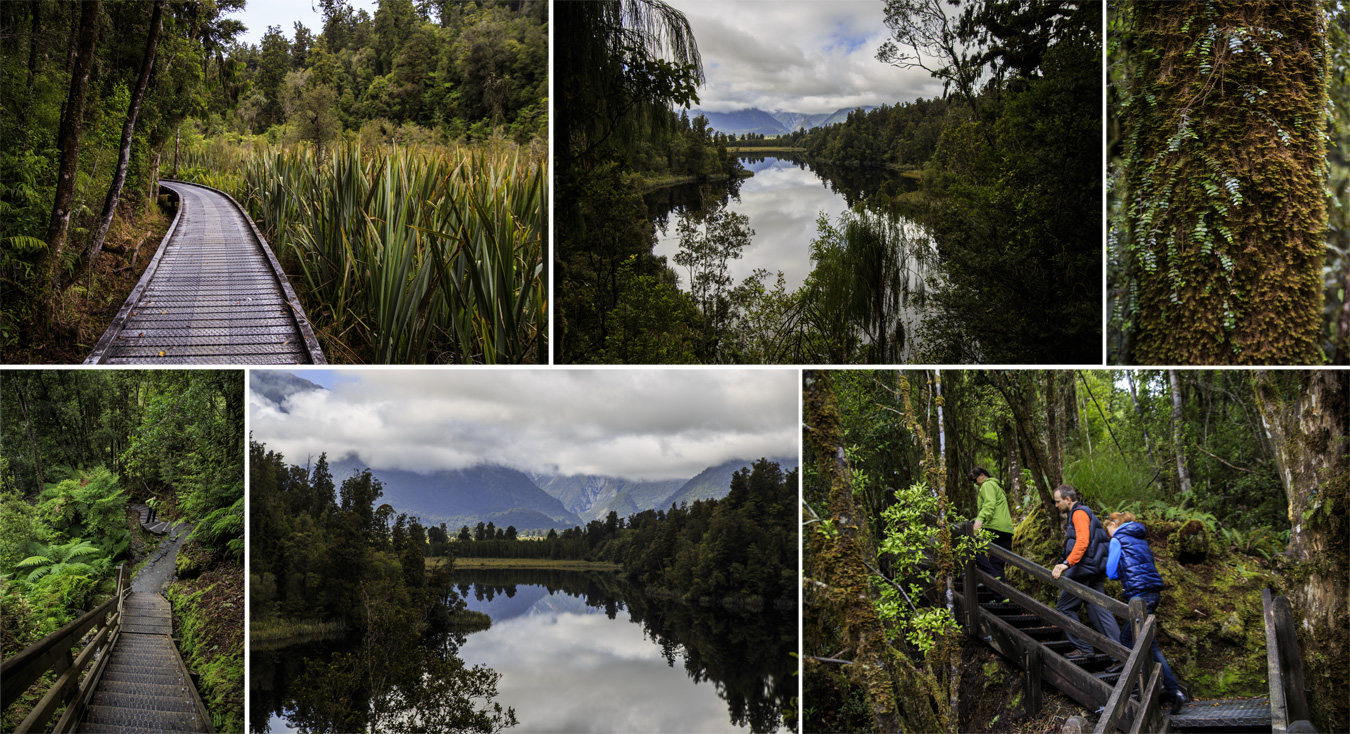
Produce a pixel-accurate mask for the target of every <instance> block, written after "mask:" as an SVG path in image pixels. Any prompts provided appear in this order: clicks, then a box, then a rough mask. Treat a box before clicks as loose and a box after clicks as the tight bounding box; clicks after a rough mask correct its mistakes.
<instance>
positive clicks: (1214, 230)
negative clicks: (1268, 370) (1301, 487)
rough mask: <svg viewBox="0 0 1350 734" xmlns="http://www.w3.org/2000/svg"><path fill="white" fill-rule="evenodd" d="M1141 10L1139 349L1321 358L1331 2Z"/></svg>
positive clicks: (1209, 1) (1133, 178) (1132, 32)
mask: <svg viewBox="0 0 1350 734" xmlns="http://www.w3.org/2000/svg"><path fill="white" fill-rule="evenodd" d="M1129 17H1130V25H1129V30H1128V32H1127V33H1128V36H1129V38H1130V47H1131V49H1132V51H1131V58H1132V59H1133V60H1135V61H1136V62H1137V65H1136V67H1135V68H1134V70H1133V74H1132V75H1131V80H1130V82H1129V84H1128V85H1127V86H1126V87H1125V88H1124V89H1123V90H1121V91H1122V94H1121V100H1122V111H1121V119H1122V123H1123V125H1124V131H1125V158H1126V162H1125V167H1126V188H1127V191H1126V194H1125V209H1126V211H1125V222H1126V224H1125V231H1124V233H1123V238H1122V240H1121V241H1122V243H1123V246H1124V247H1125V248H1126V249H1127V251H1128V252H1127V259H1128V260H1129V261H1130V262H1131V263H1132V266H1131V270H1132V272H1133V273H1134V277H1136V278H1137V283H1136V288H1135V289H1134V291H1133V293H1134V296H1133V297H1132V299H1131V300H1132V303H1131V304H1130V305H1129V307H1128V308H1127V311H1129V312H1131V318H1129V319H1128V321H1130V322H1131V323H1133V324H1134V328H1135V333H1134V335H1133V344H1134V347H1133V353H1132V354H1130V355H1125V358H1126V359H1128V360H1129V361H1132V362H1135V363H1138V364H1319V363H1321V362H1322V355H1321V351H1320V348H1319V347H1318V335H1319V329H1320V324H1321V307H1322V292H1321V264H1322V255H1323V236H1324V233H1325V230H1326V223H1327V212H1326V194H1325V188H1324V181H1325V171H1326V169H1325V166H1326V138H1325V124H1324V121H1325V118H1326V111H1327V95H1328V66H1327V65H1328V49H1327V40H1326V38H1327V36H1326V19H1325V14H1324V11H1323V9H1322V4H1321V3H1316V2H1291V1H1288V2H1269V3H1252V2H1232V1H1228V0H1196V1H1192V2H1181V3H1172V2H1167V3H1161V2H1146V3H1139V4H1136V5H1134V6H1132V7H1131V9H1130V14H1129ZM1119 235H1120V233H1118V236H1119Z"/></svg>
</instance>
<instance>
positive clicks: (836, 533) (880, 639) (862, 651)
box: [802, 370, 941, 731]
mask: <svg viewBox="0 0 1350 734" xmlns="http://www.w3.org/2000/svg"><path fill="white" fill-rule="evenodd" d="M802 383H803V384H802V403H803V405H802V410H803V417H804V419H805V421H806V425H807V426H809V427H810V429H809V430H807V431H806V432H805V436H804V440H805V441H806V443H807V445H808V446H809V447H810V448H811V450H812V453H813V454H814V455H815V457H816V469H817V476H818V477H819V481H820V482H821V483H822V484H824V485H825V486H827V487H828V488H829V489H828V492H829V506H828V508H826V511H827V512H828V513H829V519H830V521H831V523H832V525H833V528H834V530H833V531H832V532H820V531H817V530H810V531H806V532H815V533H817V534H816V535H813V536H812V537H811V539H810V542H809V544H808V549H809V550H808V552H807V554H806V558H805V565H806V573H807V575H808V578H807V579H806V583H808V584H810V585H811V588H812V589H813V590H812V592H811V596H812V598H813V600H815V601H816V603H817V604H818V605H819V606H820V607H821V609H822V613H824V614H826V615H828V616H829V617H830V618H833V619H838V620H839V623H840V625H841V629H840V632H839V634H840V638H841V639H843V640H847V641H848V643H849V645H850V647H851V648H852V650H853V665H850V666H848V669H847V675H848V676H849V678H850V679H851V680H852V682H853V684H854V685H856V686H858V688H859V689H861V690H862V691H864V692H865V693H866V696H867V704H868V706H869V708H870V714H871V717H872V722H873V725H874V726H876V727H877V728H878V729H880V730H883V731H937V730H939V729H940V728H941V726H940V725H939V720H938V717H937V715H936V714H935V713H934V705H935V704H940V701H935V700H934V699H933V696H932V693H931V692H928V691H925V690H924V684H923V683H922V680H921V677H920V675H919V673H918V671H917V670H915V669H914V668H913V666H912V665H911V664H910V663H909V661H907V660H905V659H904V658H902V657H901V656H899V655H897V654H896V653H895V652H894V651H893V650H892V649H891V647H890V645H889V644H888V643H887V641H886V630H885V628H884V627H883V626H882V624H881V621H880V620H879V619H878V618H877V613H876V607H875V605H874V604H873V601H872V599H873V595H874V594H875V591H874V590H873V585H872V582H871V580H870V579H871V577H870V575H869V574H868V572H867V567H866V565H865V564H866V563H868V562H870V561H871V560H872V559H875V558H876V548H874V547H873V546H872V544H871V541H870V540H869V539H868V538H869V537H870V535H869V532H868V529H867V518H866V516H865V515H864V514H863V513H862V512H861V511H860V509H859V508H858V506H857V503H856V501H855V499H854V495H853V489H852V485H853V480H852V470H851V469H850V467H849V465H848V460H847V459H846V458H845V454H844V434H843V426H842V425H841V424H840V417H839V409H838V407H837V406H836V403H835V396H834V386H833V383H832V382H831V380H830V375H829V373H828V372H822V371H817V370H806V371H805V372H804V373H803V374H802ZM809 527H813V528H814V526H809Z"/></svg>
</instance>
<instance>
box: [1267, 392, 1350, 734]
mask: <svg viewBox="0 0 1350 734" xmlns="http://www.w3.org/2000/svg"><path fill="white" fill-rule="evenodd" d="M1254 381H1255V386H1254V387H1255V393H1256V404H1257V407H1258V408H1260V411H1261V422H1262V423H1263V424H1264V426H1265V429H1266V433H1267V435H1268V436H1269V437H1270V441H1271V445H1272V446H1273V447H1274V450H1275V459H1276V462H1277V464H1278V466H1279V469H1280V476H1281V478H1282V480H1283V481H1284V486H1285V490H1286V492H1287V493H1288V496H1289V523H1290V525H1291V526H1292V527H1291V529H1290V531H1289V548H1288V550H1287V551H1286V553H1285V559H1284V560H1285V563H1286V566H1287V568H1286V573H1287V574H1288V576H1289V586H1288V588H1287V589H1286V591H1287V593H1288V596H1289V600H1290V602H1291V603H1292V605H1293V608H1294V611H1295V614H1296V615H1300V616H1301V617H1302V620H1301V624H1300V625H1299V630H1298V631H1299V643H1300V645H1301V646H1302V649H1303V658H1304V674H1305V676H1306V680H1307V682H1308V687H1309V688H1310V689H1311V690H1312V699H1311V700H1310V701H1309V704H1310V706H1311V708H1312V714H1313V718H1314V721H1315V723H1316V724H1317V727H1318V729H1319V730H1321V731H1350V706H1347V702H1346V698H1345V692H1346V687H1347V684H1350V639H1348V637H1350V632H1347V630H1346V624H1345V620H1346V615H1347V608H1346V607H1347V598H1350V575H1348V574H1350V522H1347V504H1348V503H1350V450H1348V449H1350V447H1347V443H1346V442H1347V435H1348V434H1350V372H1345V371H1333V370H1316V371H1307V372H1275V371H1268V370H1266V371H1261V372H1259V373H1257V374H1256V375H1255V377H1254Z"/></svg>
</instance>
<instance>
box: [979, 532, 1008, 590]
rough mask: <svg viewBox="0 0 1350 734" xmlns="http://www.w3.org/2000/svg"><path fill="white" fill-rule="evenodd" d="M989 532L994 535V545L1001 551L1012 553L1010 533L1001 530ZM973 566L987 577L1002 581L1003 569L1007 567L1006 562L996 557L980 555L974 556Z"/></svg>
mask: <svg viewBox="0 0 1350 734" xmlns="http://www.w3.org/2000/svg"><path fill="white" fill-rule="evenodd" d="M989 532H991V533H993V534H994V545H996V546H998V547H1000V548H1002V549H1003V550H1006V551H1012V533H1005V532H1003V531H1002V530H990V531H989ZM975 565H976V566H979V567H980V570H981V571H984V572H985V573H986V574H988V575H989V576H991V577H993V578H996V579H998V580H999V581H1002V580H1003V567H1004V566H1006V565H1008V562H1007V561H1005V560H1003V559H1002V558H998V557H997V556H990V555H987V554H984V553H981V554H980V555H978V556H975Z"/></svg>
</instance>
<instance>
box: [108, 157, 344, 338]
mask: <svg viewBox="0 0 1350 734" xmlns="http://www.w3.org/2000/svg"><path fill="white" fill-rule="evenodd" d="M161 185H162V186H163V187H164V188H166V189H169V190H170V191H173V192H174V193H176V194H177V195H178V197H179V206H178V214H177V215H176V216H175V217H174V220H173V224H171V225H170V226H169V231H168V233H167V234H166V235H165V236H164V240H163V242H161V243H160V246H159V250H158V252H156V253H155V256H154V258H153V259H152V260H151V261H150V265H149V266H148V267H147V268H146V270H145V274H144V275H143V276H141V280H140V282H139V283H137V284H136V287H135V288H133V289H132V291H131V295H130V296H128V297H127V300H126V303H124V304H123V305H122V308H121V310H120V311H119V312H118V314H117V316H116V317H115V318H114V319H113V321H112V324H110V325H109V326H108V330H107V331H106V332H105V333H104V334H103V337H102V338H100V339H99V341H98V344H97V345H96V346H95V347H94V351H93V352H92V353H91V354H90V355H89V357H88V359H86V360H85V363H86V364H310V363H313V364H324V363H325V359H324V356H323V351H322V350H321V349H320V348H319V343H318V341H317V340H316V339H315V338H314V332H313V329H312V328H311V327H310V325H309V321H308V320H307V319H306V318H305V312H304V309H303V308H302V307H301V306H300V302H299V301H298V300H297V299H296V297H295V292H294V291H293V290H292V289H291V285H290V282H289V281H287V279H286V274H285V273H284V272H283V271H282V270H281V265H280V264H279V263H278V262H277V259H276V256H275V255H274V254H273V253H272V250H271V248H270V247H269V246H268V245H267V241H266V240H265V239H263V237H262V235H261V233H259V232H258V229H257V227H255V226H254V224H253V222H252V220H250V219H249V218H248V215H247V214H245V213H244V211H243V209H241V208H240V207H239V205H238V204H237V203H236V202H235V201H234V199H232V198H230V197H229V196H228V195H226V194H224V193H223V192H220V191H217V190H215V189H211V188H207V187H205V186H198V185H195V184H188V183H183V182H181V181H162V182H161Z"/></svg>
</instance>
